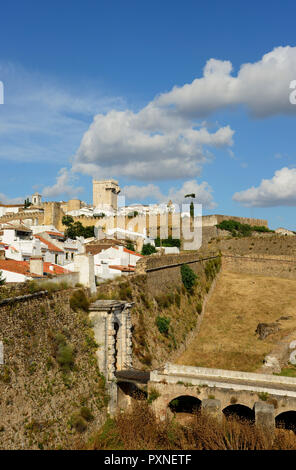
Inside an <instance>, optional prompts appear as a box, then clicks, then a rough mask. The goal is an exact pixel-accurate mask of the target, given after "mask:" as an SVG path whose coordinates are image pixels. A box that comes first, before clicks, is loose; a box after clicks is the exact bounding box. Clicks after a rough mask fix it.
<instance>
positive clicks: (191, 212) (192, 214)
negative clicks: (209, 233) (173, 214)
mask: <svg viewBox="0 0 296 470" xmlns="http://www.w3.org/2000/svg"><path fill="white" fill-rule="evenodd" d="M190 217H191V218H192V219H193V217H194V204H193V201H191V203H190Z"/></svg>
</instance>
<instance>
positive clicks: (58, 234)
mask: <svg viewBox="0 0 296 470" xmlns="http://www.w3.org/2000/svg"><path fill="white" fill-rule="evenodd" d="M45 233H48V235H54V236H56V237H61V238H65V236H64V235H63V234H62V233H60V232H45Z"/></svg>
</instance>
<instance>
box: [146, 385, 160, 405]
mask: <svg viewBox="0 0 296 470" xmlns="http://www.w3.org/2000/svg"><path fill="white" fill-rule="evenodd" d="M158 397H160V393H159V392H158V390H156V389H155V388H152V389H151V390H150V393H149V396H148V403H149V404H151V403H152V402H153V401H154V400H156V399H157V398H158Z"/></svg>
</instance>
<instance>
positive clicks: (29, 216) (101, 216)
mask: <svg viewBox="0 0 296 470" xmlns="http://www.w3.org/2000/svg"><path fill="white" fill-rule="evenodd" d="M119 193H120V187H119V185H118V182H117V181H115V180H113V179H110V180H103V181H97V180H93V204H92V205H89V204H86V203H85V202H83V201H81V200H80V199H70V200H69V201H67V202H65V201H60V202H42V196H41V195H40V194H38V193H35V194H33V195H32V197H31V205H30V206H28V207H25V204H18V205H4V204H0V224H2V223H7V222H11V221H14V220H17V221H22V222H23V223H24V224H25V225H27V226H40V225H42V226H55V227H56V228H57V229H58V230H60V231H64V230H65V228H66V227H65V226H64V225H63V222H62V219H63V217H64V216H65V215H70V216H72V217H73V220H74V222H78V221H79V222H81V224H82V225H83V226H85V227H86V226H95V227H101V228H102V229H103V231H104V232H108V231H110V230H115V231H116V230H117V229H121V230H130V231H133V232H138V233H139V234H145V235H147V236H148V237H152V238H156V237H157V236H160V237H161V238H166V237H168V236H170V235H171V236H172V237H173V238H174V237H175V238H179V237H180V230H182V225H183V224H184V214H181V213H180V212H177V211H176V206H175V205H174V204H173V203H172V201H168V203H167V204H150V205H143V204H133V205H130V206H124V205H120V204H118V195H119ZM139 197H140V195H139ZM187 215H188V216H189V214H187ZM185 218H186V217H185ZM229 219H233V220H236V221H238V222H241V223H247V224H250V225H257V226H265V227H267V226H268V223H267V220H263V219H253V218H245V217H234V216H228V215H218V214H216V215H205V216H203V217H202V227H203V238H204V239H205V241H207V240H209V239H210V238H211V237H214V236H216V235H217V234H216V232H217V228H216V225H217V224H219V223H221V222H222V221H223V220H229ZM187 220H188V217H187Z"/></svg>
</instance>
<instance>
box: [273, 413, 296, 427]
mask: <svg viewBox="0 0 296 470" xmlns="http://www.w3.org/2000/svg"><path fill="white" fill-rule="evenodd" d="M275 425H276V427H277V428H284V429H291V430H293V431H294V432H296V411H295V410H289V411H284V412H282V413H279V414H278V415H277V416H276V418H275Z"/></svg>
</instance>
